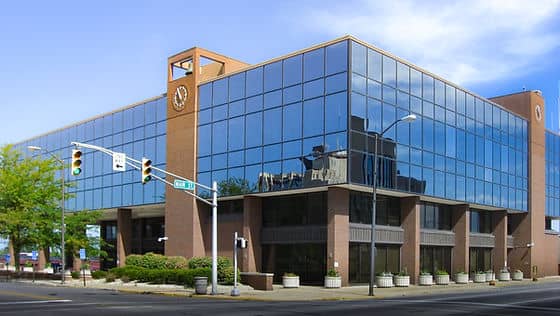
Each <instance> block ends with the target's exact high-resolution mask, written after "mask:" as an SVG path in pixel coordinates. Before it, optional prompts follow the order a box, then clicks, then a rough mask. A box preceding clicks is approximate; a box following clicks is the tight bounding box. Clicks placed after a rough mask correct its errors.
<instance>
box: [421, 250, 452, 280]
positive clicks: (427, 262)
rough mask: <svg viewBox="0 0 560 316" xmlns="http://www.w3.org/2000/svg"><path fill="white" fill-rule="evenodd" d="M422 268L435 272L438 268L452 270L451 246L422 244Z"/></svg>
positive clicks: (424, 270)
mask: <svg viewBox="0 0 560 316" xmlns="http://www.w3.org/2000/svg"><path fill="white" fill-rule="evenodd" d="M420 270H421V271H422V272H429V273H432V274H435V273H436V271H438V270H444V271H447V272H448V273H450V272H451V247H439V246H421V247H420Z"/></svg>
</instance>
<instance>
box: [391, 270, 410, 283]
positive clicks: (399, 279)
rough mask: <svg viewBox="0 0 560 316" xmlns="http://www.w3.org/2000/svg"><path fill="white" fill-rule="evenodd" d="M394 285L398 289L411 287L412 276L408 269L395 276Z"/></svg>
mask: <svg viewBox="0 0 560 316" xmlns="http://www.w3.org/2000/svg"><path fill="white" fill-rule="evenodd" d="M393 284H394V285H395V286H397V287H408V286H409V285H410V275H408V273H407V272H406V269H404V270H402V271H401V272H399V273H398V274H395V275H394V276H393Z"/></svg>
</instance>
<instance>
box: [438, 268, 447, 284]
mask: <svg viewBox="0 0 560 316" xmlns="http://www.w3.org/2000/svg"><path fill="white" fill-rule="evenodd" d="M436 284H437V285H448V284H449V273H447V271H445V270H437V271H436Z"/></svg>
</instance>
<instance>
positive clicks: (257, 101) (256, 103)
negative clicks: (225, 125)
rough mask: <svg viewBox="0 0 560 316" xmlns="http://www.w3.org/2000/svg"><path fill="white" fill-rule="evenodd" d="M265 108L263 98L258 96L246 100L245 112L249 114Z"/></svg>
mask: <svg viewBox="0 0 560 316" xmlns="http://www.w3.org/2000/svg"><path fill="white" fill-rule="evenodd" d="M262 108H263V96H262V95H257V96H254V97H251V98H247V99H246V100H245V111H246V112H247V113H252V112H255V111H261V110H262Z"/></svg>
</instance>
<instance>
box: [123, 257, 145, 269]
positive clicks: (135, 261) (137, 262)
mask: <svg viewBox="0 0 560 316" xmlns="http://www.w3.org/2000/svg"><path fill="white" fill-rule="evenodd" d="M142 257H143V256H142V255H128V256H127V257H126V259H125V261H124V263H125V265H127V266H135V267H140V266H141V263H142Z"/></svg>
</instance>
